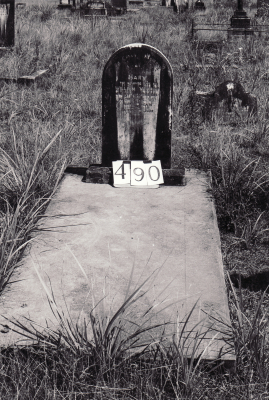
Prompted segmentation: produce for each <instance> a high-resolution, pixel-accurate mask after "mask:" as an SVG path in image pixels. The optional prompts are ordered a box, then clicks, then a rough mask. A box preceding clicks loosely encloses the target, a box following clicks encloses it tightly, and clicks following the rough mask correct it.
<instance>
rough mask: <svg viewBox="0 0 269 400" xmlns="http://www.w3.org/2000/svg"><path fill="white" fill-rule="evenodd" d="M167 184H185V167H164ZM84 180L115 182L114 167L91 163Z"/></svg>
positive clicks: (69, 168) (70, 171) (101, 182)
mask: <svg viewBox="0 0 269 400" xmlns="http://www.w3.org/2000/svg"><path fill="white" fill-rule="evenodd" d="M74 168H76V167H73V168H72V166H70V167H67V170H66V172H69V173H74V172H75V169H74ZM162 172H163V179H164V185H165V186H184V185H185V184H186V181H185V168H173V169H163V170H162ZM83 181H84V182H86V183H100V184H110V185H112V184H113V175H112V168H109V167H102V166H100V165H91V166H90V167H89V168H88V169H87V170H86V171H85V176H84V178H83Z"/></svg>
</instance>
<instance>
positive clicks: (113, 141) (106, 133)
mask: <svg viewBox="0 0 269 400" xmlns="http://www.w3.org/2000/svg"><path fill="white" fill-rule="evenodd" d="M172 83H173V75H172V68H171V65H170V63H169V61H168V60H167V59H166V57H165V56H164V55H163V54H162V53H161V52H160V51H158V50H157V49H155V48H154V47H151V46H148V45H145V44H140V43H138V44H131V45H128V46H124V47H122V48H121V49H119V50H118V51H116V52H115V53H114V54H113V55H112V56H111V58H110V59H109V60H108V62H107V64H106V66H105V68H104V72H103V93H102V100H103V131H102V166H104V167H111V166H112V161H116V160H161V163H162V167H163V168H170V167H171V128H172Z"/></svg>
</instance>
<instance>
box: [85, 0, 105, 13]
mask: <svg viewBox="0 0 269 400" xmlns="http://www.w3.org/2000/svg"><path fill="white" fill-rule="evenodd" d="M82 10H83V12H84V15H85V16H87V15H107V9H106V6H105V3H104V2H103V1H88V2H87V3H85V4H83V8H82Z"/></svg>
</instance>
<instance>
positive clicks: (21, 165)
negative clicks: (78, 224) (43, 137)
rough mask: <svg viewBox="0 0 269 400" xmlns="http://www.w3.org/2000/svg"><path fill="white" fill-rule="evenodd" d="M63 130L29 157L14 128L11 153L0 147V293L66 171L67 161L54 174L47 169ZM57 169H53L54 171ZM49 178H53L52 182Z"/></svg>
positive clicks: (8, 281) (9, 278)
mask: <svg viewBox="0 0 269 400" xmlns="http://www.w3.org/2000/svg"><path fill="white" fill-rule="evenodd" d="M60 133H61V132H60V131H59V132H58V133H57V134H56V135H55V136H54V137H53V138H51V140H50V141H49V142H48V143H47V144H46V146H44V147H43V148H42V149H40V150H39V149H36V152H35V153H34V154H32V157H29V154H28V149H27V147H26V146H25V143H24V142H23V141H21V140H18V139H17V137H16V135H15V133H14V131H12V141H11V143H10V148H9V152H8V151H7V150H5V149H4V148H0V154H1V156H0V176H1V180H0V191H1V198H0V204H1V208H0V209H1V225H0V235H1V236H0V238H1V246H0V266H1V267H0V292H2V291H3V290H4V289H5V287H6V286H7V285H8V284H9V283H10V280H11V276H12V274H13V272H14V269H15V268H16V266H17V262H18V260H19V259H20V256H21V254H22V251H23V249H24V248H25V246H26V245H27V244H28V243H29V242H30V241H31V233H32V232H33V231H34V229H35V228H36V223H37V221H38V218H40V215H41V214H42V212H44V210H45V207H46V206H47V204H48V203H49V201H50V199H51V196H52V195H53V193H54V190H55V189H56V187H57V185H58V183H59V180H60V178H61V176H62V174H63V170H64V166H65V162H64V161H63V160H62V163H61V164H62V165H61V164H60V163H58V164H60V165H59V167H58V169H57V168H55V166H53V167H52V168H51V175H50V176H49V175H48V173H45V171H44V163H45V161H46V157H48V153H49V150H50V149H51V147H52V146H53V144H54V142H55V141H56V140H57V138H58V137H59V135H60ZM53 169H54V171H53ZM49 178H50V179H51V181H50V182H49Z"/></svg>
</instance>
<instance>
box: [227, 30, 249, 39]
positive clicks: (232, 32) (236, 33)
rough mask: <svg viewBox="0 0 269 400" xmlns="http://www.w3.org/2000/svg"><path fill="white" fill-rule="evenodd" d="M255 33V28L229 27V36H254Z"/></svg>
mask: <svg viewBox="0 0 269 400" xmlns="http://www.w3.org/2000/svg"><path fill="white" fill-rule="evenodd" d="M252 35H254V29H253V28H229V29H228V38H230V37H231V36H252Z"/></svg>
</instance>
